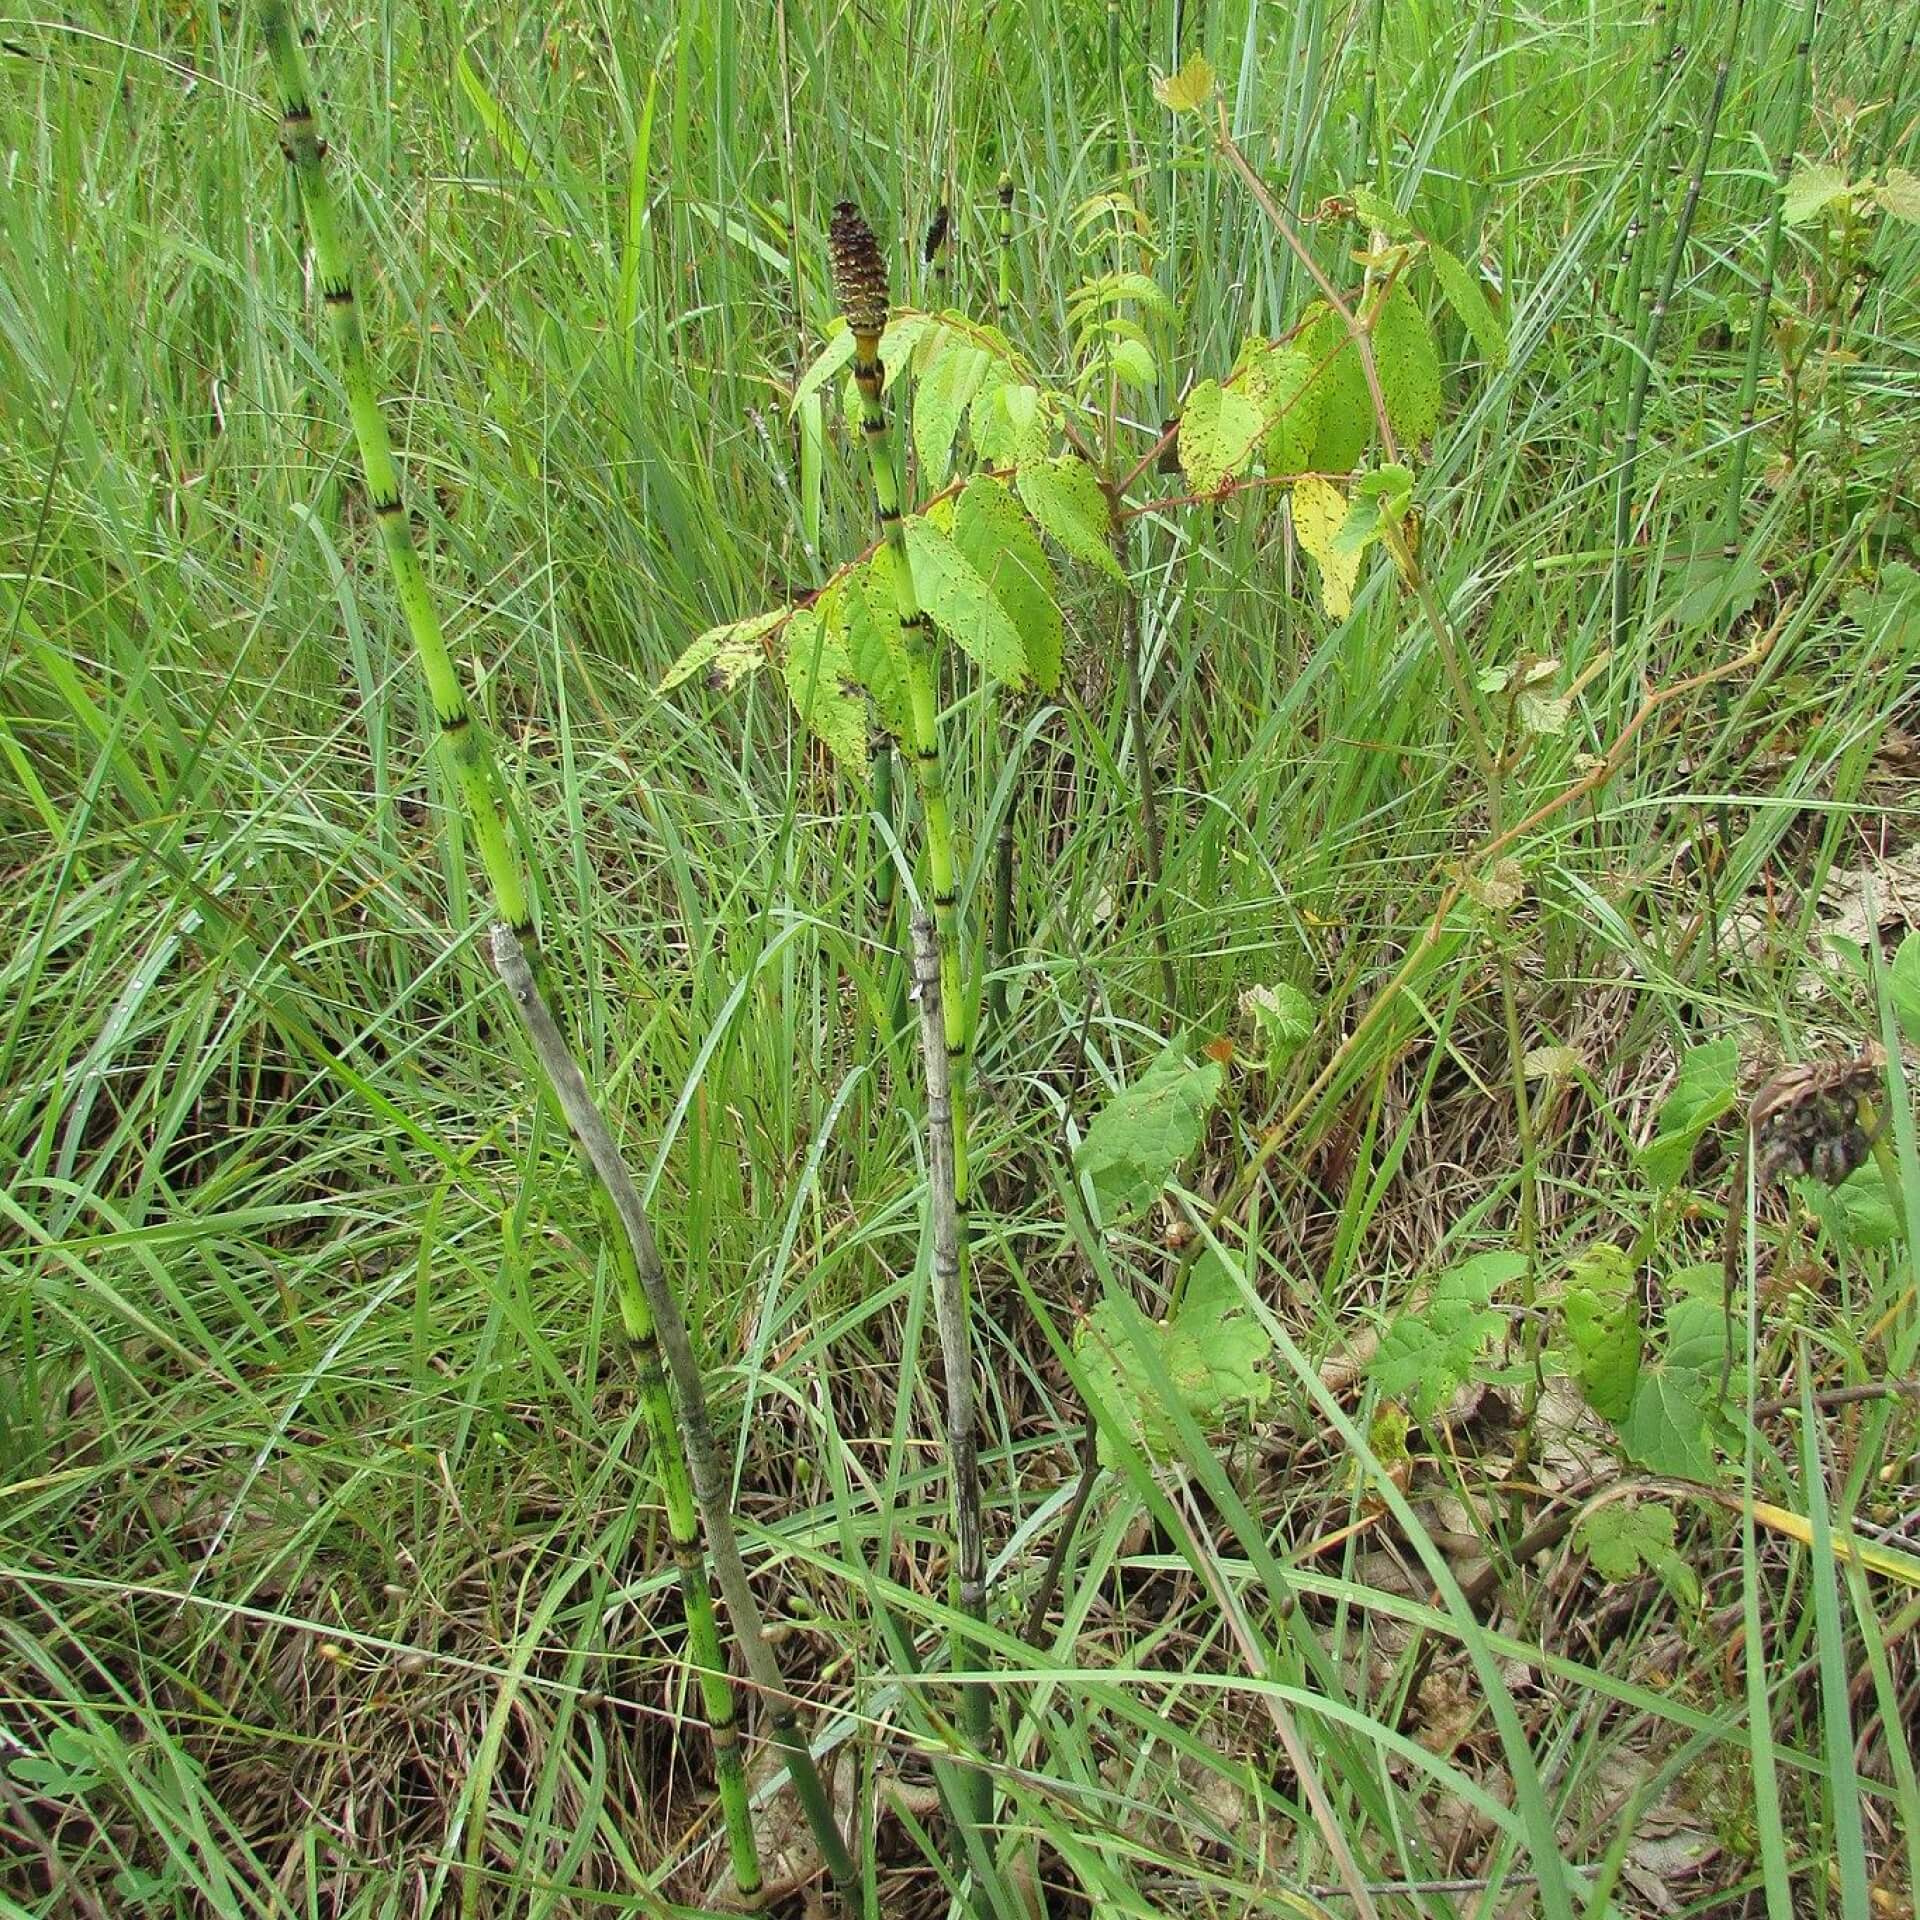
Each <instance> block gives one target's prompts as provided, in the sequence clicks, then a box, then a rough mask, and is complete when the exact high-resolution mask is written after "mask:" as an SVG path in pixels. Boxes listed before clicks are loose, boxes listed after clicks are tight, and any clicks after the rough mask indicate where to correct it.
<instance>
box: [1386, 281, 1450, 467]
mask: <svg viewBox="0 0 1920 1920" xmlns="http://www.w3.org/2000/svg"><path fill="white" fill-rule="evenodd" d="M1373 367H1374V372H1375V373H1377V374H1378V375H1379V377H1380V397H1381V399H1382V400H1384V401H1385V402H1386V406H1387V418H1388V420H1389V421H1391V422H1392V424H1393V431H1394V433H1395V435H1396V436H1397V437H1398V438H1399V439H1400V440H1402V441H1404V442H1406V443H1408V444H1412V443H1413V442H1415V441H1419V440H1424V439H1426V438H1427V436H1428V435H1429V434H1431V433H1432V432H1433V430H1434V428H1435V427H1437V426H1438V425H1439V424H1440V355H1439V353H1438V352H1437V351H1436V350H1435V347H1434V344H1433V329H1432V328H1431V327H1429V326H1428V325H1427V316H1426V315H1425V314H1424V313H1423V312H1421V310H1420V307H1419V303H1418V302H1417V301H1415V299H1414V298H1413V296H1412V295H1411V294H1410V293H1408V291H1407V290H1406V288H1405V287H1395V288H1394V290H1393V291H1392V292H1391V293H1390V294H1389V295H1388V296H1387V298H1386V301H1385V303H1384V304H1383V305H1382V306H1381V308H1380V311H1379V313H1378V314H1377V315H1376V316H1375V318H1374V323H1373Z"/></svg>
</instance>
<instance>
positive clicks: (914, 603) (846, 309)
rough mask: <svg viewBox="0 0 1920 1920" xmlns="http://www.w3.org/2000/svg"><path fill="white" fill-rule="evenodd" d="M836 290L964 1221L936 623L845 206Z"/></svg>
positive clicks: (872, 258)
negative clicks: (892, 605) (922, 591)
mask: <svg viewBox="0 0 1920 1920" xmlns="http://www.w3.org/2000/svg"><path fill="white" fill-rule="evenodd" d="M828 242H829V251H830V254H831V258H832V264H833V285H834V293H835V296H836V298H837V299H838V300H839V302H840V310H841V312H842V313H843V314H844V315H845V316H846V322H847V330H848V332H850V333H851V334H852V335H853V378H854V383H855V385H856V386H857V387H858V389H859V393H860V425H861V431H862V433H863V434H864V436H865V438H866V442H867V464H868V466H869V467H870V468H871V469H872V472H873V497H874V504H875V507H876V509H877V511H878V514H879V518H880V527H881V531H882V532H883V533H884V534H885V536H886V542H887V551H888V555H889V557H890V560H891V569H890V570H891V572H892V575H893V591H894V597H895V600H896V602H897V604H898V608H899V615H900V632H901V636H902V639H903V640H904V642H905V645H906V669H907V671H906V681H907V714H906V721H907V737H906V745H907V751H908V753H909V754H910V755H911V756H912V759H913V774H914V780H915V783H916V784H917V786H918V787H919V789H920V809H921V816H922V819H923V821H924V824H925V829H926V853H927V879H928V883H929V886H930V889H931V892H932V896H933V918H934V927H935V931H936V934H937V936H938V940H939V947H940V1004H941V1008H942V1014H943V1020H944V1032H945V1046H946V1062H947V1069H948V1073H949V1075H950V1077H951V1081H952V1097H953V1183H954V1193H955V1198H956V1201H957V1204H958V1205H959V1207H960V1210H961V1214H962V1217H963V1218H964V1216H965V1212H966V1207H967V1200H968V1196H969V1194H970V1192H971V1187H970V1184H969V1180H968V1170H967V1079H968V1065H969V1060H970V1056H971V1053H972V1044H971V1040H970V1038H969V1034H968V1020H967V1004H966V997H965V993H964V990H963V984H962V980H961V973H960V955H961V948H962V941H961V938H960V891H959V881H958V878H957V876H956V869H955V864H954V849H953V815H952V812H951V810H950V808H949V807H948V804H947V781H946V773H945V769H944V764H943V756H942V752H941V743H940V689H939V674H938V672H937V670H936V665H935V658H934V647H933V622H932V620H931V618H930V617H929V616H928V615H927V613H926V612H925V611H924V610H923V609H922V607H921V605H920V599H919V596H918V594H917V593H916V592H915V591H914V584H913V564H912V561H911V560H910V559H909V557H908V554H907V537H906V530H905V526H904V524H903V520H902V512H901V505H900V482H899V478H898V476H897V475H896V473H895V471H894V465H893V446H892V438H893V436H892V432H891V429H890V428H889V426H888V424H887V409H886V402H885V400H884V399H883V397H882V389H883V385H884V383H885V380H886V369H885V368H884V367H882V366H881V364H880V336H881V334H882V333H884V332H885V331H886V325H887V306H888V294H887V267H886V262H885V260H884V259H883V258H882V257H881V253H880V243H879V242H878V241H877V240H876V239H875V238H874V236H873V229H872V228H871V227H870V226H868V225H867V223H866V221H865V220H864V219H863V218H862V217H861V215H860V211H859V209H858V208H857V207H855V206H854V205H853V203H852V202H851V201H849V200H843V201H841V202H840V204H839V205H838V206H837V207H835V208H834V210H833V221H832V225H831V226H830V228H829V230H828Z"/></svg>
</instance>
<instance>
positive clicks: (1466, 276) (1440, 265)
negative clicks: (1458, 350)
mask: <svg viewBox="0 0 1920 1920" xmlns="http://www.w3.org/2000/svg"><path fill="white" fill-rule="evenodd" d="M1427 258H1428V259H1429V260H1430V261H1432V263H1433V277H1434V278H1435V279H1436V280H1438V281H1439V282H1440V291H1441V292H1442V293H1443V294H1445V295H1446V297H1447V305H1448V306H1450V307H1451V308H1452V309H1453V310H1454V312H1455V314H1457V315H1458V316H1459V319H1460V324H1461V325H1462V326H1464V327H1465V328H1466V330H1467V331H1468V332H1469V333H1470V334H1472V335H1473V344H1474V345H1475V346H1476V347H1478V348H1479V349H1480V357H1481V358H1482V359H1483V360H1485V361H1486V362H1487V364H1488V365H1489V366H1494V367H1504V366H1505V365H1506V364H1507V329H1506V326H1505V324H1504V323H1503V322H1502V320H1501V318H1500V316H1499V315H1498V314H1497V313H1495V312H1494V310H1493V302H1492V301H1490V300H1489V299H1488V298H1487V294H1486V289H1485V288H1484V287H1483V286H1481V284H1480V277H1479V275H1478V274H1476V273H1474V272H1472V271H1471V270H1470V269H1469V268H1468V266H1467V264H1466V262H1465V261H1463V260H1461V259H1460V258H1459V257H1458V256H1457V255H1455V254H1451V253H1449V252H1448V251H1447V250H1446V248H1445V247H1441V246H1436V245H1434V243H1433V242H1432V241H1431V240H1429V241H1428V242H1427Z"/></svg>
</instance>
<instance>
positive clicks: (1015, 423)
mask: <svg viewBox="0 0 1920 1920" xmlns="http://www.w3.org/2000/svg"><path fill="white" fill-rule="evenodd" d="M967 432H968V433H969V434H970V435H971V436H972V439H973V450H974V452H975V453H976V454H978V455H979V457H980V458H981V459H982V460H984V461H986V462H987V463H988V464H989V465H992V466H996V467H1001V466H1016V467H1017V466H1024V465H1026V463H1027V462H1028V461H1030V460H1044V459H1045V458H1046V453H1047V414H1046V409H1045V407H1044V406H1043V405H1042V404H1041V399H1040V389H1039V388H1038V387H1035V386H1030V385H1028V384H1027V383H1026V382H1024V381H1015V380H1009V381H1003V382H1002V383H1001V384H1000V385H998V386H995V385H993V384H992V383H991V381H989V383H988V384H987V385H985V386H983V387H982V388H981V389H980V391H979V392H978V393H977V394H975V395H974V397H973V406H972V407H971V409H970V410H969V411H968V414H967Z"/></svg>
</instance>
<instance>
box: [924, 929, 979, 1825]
mask: <svg viewBox="0 0 1920 1920" xmlns="http://www.w3.org/2000/svg"><path fill="white" fill-rule="evenodd" d="M913 987H914V994H915V997H916V998H917V999H918V1000H919V1002H920V1041H921V1049H922V1051H923V1053H924V1054H925V1056H926V1067H927V1165H928V1184H929V1188H930V1199H929V1211H930V1213H931V1215H932V1229H933V1316H934V1322H935V1324H936V1325H937V1326H938V1328H939V1330H940V1359H941V1365H942V1371H943V1373H944V1374H945V1376H946V1388H947V1471H948V1473H949V1474H950V1476H951V1479H952V1496H953V1525H954V1539H955V1556H954V1558H955V1571H956V1574H957V1576H958V1579H957V1583H956V1584H957V1585H958V1588H959V1594H958V1598H959V1602H960V1610H961V1612H962V1613H964V1614H966V1615H968V1616H969V1617H970V1618H971V1619H974V1620H979V1621H984V1620H985V1619H986V1614H987V1550H986V1541H985V1538H984V1533H983V1529H982V1527H981V1520H980V1457H979V1443H978V1440H977V1437H976V1435H975V1432H974V1409H973V1352H972V1342H971V1341H970V1340H969V1339H968V1337H967V1286H966V1278H965V1274H964V1271H963V1265H962V1262H963V1240H962V1233H961V1222H960V1203H959V1199H958V1195H957V1192H956V1189H955V1185H954V1166H953V1089H952V1081H951V1077H950V1075H949V1073H948V1070H947V1041H946V1023H945V1016H944V1014H943V1012H942V1010H941V1006H940V947H939V941H938V939H937V937H936V935H935V931H934V924H933V919H932V916H931V915H929V914H927V913H924V912H922V913H916V914H915V915H914V917H913ZM953 1653H954V1664H955V1665H956V1666H976V1665H977V1664H978V1663H979V1660H980V1658H981V1654H982V1650H981V1649H979V1648H977V1647H974V1646H972V1644H971V1643H970V1642H968V1641H967V1640H965V1639H963V1638H962V1637H960V1636H958V1635H956V1636H955V1639H954V1644H953ZM961 1720H962V1724H963V1725H964V1726H965V1727H966V1730H967V1734H968V1737H969V1738H970V1739H972V1740H973V1742H974V1744H975V1746H976V1747H977V1748H978V1749H979V1750H980V1751H981V1754H982V1757H983V1758H984V1756H985V1747H986V1742H987V1740H988V1738H989V1736H990V1734H991V1730H992V1723H993V1703H992V1700H991V1699H990V1697H989V1695H988V1692H987V1688H986V1684H985V1682H984V1681H978V1680H976V1681H970V1682H969V1683H968V1684H967V1686H966V1687H965V1689H964V1692H963V1694H962V1699H961ZM972 1797H973V1802H974V1815H975V1818H976V1819H977V1820H980V1821H985V1820H987V1819H989V1818H991V1804H990V1788H989V1783H988V1780H987V1776H986V1774H985V1773H984V1772H981V1773H978V1774H977V1775H976V1776H975V1786H974V1791H973V1796H972Z"/></svg>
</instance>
